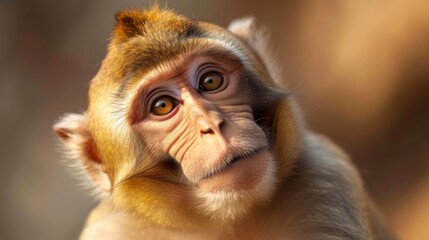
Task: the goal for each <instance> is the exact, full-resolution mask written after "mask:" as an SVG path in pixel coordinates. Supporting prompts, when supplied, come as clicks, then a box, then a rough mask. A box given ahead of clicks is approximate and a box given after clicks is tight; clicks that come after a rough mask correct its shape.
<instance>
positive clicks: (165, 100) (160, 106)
mask: <svg viewBox="0 0 429 240" xmlns="http://www.w3.org/2000/svg"><path fill="white" fill-rule="evenodd" d="M177 105H179V101H178V100H177V99H175V98H173V97H170V96H161V97H158V98H157V99H155V101H153V102H152V106H151V108H150V113H152V114H154V115H157V116H164V115H167V114H169V113H170V112H171V111H173V109H174V108H176V107H177Z"/></svg>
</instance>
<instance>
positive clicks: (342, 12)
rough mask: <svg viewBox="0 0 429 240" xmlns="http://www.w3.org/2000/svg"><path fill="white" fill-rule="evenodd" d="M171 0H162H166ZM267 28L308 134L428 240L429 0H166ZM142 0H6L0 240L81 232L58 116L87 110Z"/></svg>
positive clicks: (0, 67) (2, 4) (1, 54)
mask: <svg viewBox="0 0 429 240" xmlns="http://www.w3.org/2000/svg"><path fill="white" fill-rule="evenodd" d="M159 2H160V3H163V1H159ZM168 5H169V6H170V7H172V8H174V9H176V10H177V11H179V12H181V13H183V14H185V15H187V16H191V17H194V18H196V19H201V20H207V21H212V22H215V23H217V24H219V25H222V26H226V25H227V24H228V22H229V21H231V20H232V19H234V18H237V17H241V16H246V15H254V16H256V17H257V19H259V21H260V22H262V23H264V24H265V25H266V26H268V27H269V28H270V29H271V30H272V32H273V45H275V46H276V47H277V48H276V49H278V51H277V52H278V53H279V55H280V56H281V61H282V63H284V64H285V68H286V69H285V70H286V72H287V74H288V76H287V79H289V80H288V82H287V84H288V85H289V86H290V87H291V88H292V89H293V90H294V91H295V93H296V95H297V96H298V97H299V98H300V99H301V103H302V106H303V109H304V113H305V115H306V118H307V119H308V121H309V124H310V125H311V126H312V128H313V129H315V130H317V131H319V132H322V133H324V134H326V135H328V136H330V137H331V138H332V139H334V140H335V141H336V142H338V143H339V144H340V145H341V146H342V147H343V148H344V149H346V151H347V152H348V153H349V154H350V155H351V156H352V157H353V159H354V161H355V162H356V164H357V165H358V168H359V169H360V171H361V173H362V175H363V178H364V179H365V181H366V183H367V186H368V189H369V192H370V193H371V194H372V196H373V197H374V198H375V199H376V201H377V202H378V203H379V204H380V206H381V208H382V210H383V211H384V212H385V213H386V214H387V215H388V217H389V219H390V221H391V224H392V225H393V227H394V228H395V229H396V231H397V233H398V234H399V235H400V236H401V237H402V238H403V239H409V240H427V239H429V175H428V173H429V137H428V136H429V3H428V2H427V1H426V0H407V1H403V0H390V1H389V0H385V1H374V0H354V1H353V0H344V1H340V0H330V1H319V0H307V1H304V0H295V1H287V0H277V1H275V0H264V1H258V0H252V1H249V0H240V1H228V0H213V1H176V2H172V1H170V2H169V4H168ZM146 6H148V3H147V2H146V1H137V0H135V1H132V0H128V1H111V0H109V1H107V0H94V1H85V0H73V1H53V0H52V1H49V0H32V1H28V0H26V1H24V0H13V1H12V0H9V1H8V0H3V1H0V35H1V37H0V114H1V115H0V134H1V135H0V136H1V138H0V182H1V183H2V187H1V194H0V239H43V240H49V239H55V240H56V239H76V238H77V236H78V233H79V231H80V229H81V227H82V224H83V222H84V220H85V216H86V215H87V213H88V211H89V210H90V209H91V208H92V207H93V206H94V204H95V202H94V201H93V200H91V198H90V197H89V196H87V194H84V193H83V192H82V191H81V190H80V189H79V187H78V183H77V181H75V180H73V179H72V177H71V176H70V174H69V173H68V172H67V171H66V170H65V168H64V167H63V166H61V157H60V155H59V154H58V152H57V151H56V149H58V148H57V147H56V145H57V143H56V140H55V136H54V134H53V133H52V131H51V125H52V124H53V123H54V121H55V120H56V118H57V117H59V116H60V115H61V114H63V113H64V112H81V111H84V110H85V108H86V95H87V90H88V82H89V80H90V79H91V77H92V76H93V75H94V74H95V73H96V71H97V68H98V65H99V63H100V61H101V60H102V59H103V56H104V54H105V52H106V44H107V39H108V38H109V33H110V31H111V30H112V27H113V25H114V21H113V15H114V13H115V12H116V11H117V10H119V9H122V8H126V7H139V8H142V7H146Z"/></svg>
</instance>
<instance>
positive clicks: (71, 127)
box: [53, 114, 111, 192]
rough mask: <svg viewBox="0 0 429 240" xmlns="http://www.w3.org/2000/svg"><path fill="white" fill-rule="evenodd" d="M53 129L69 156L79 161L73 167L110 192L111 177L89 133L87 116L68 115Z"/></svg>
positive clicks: (101, 188) (98, 186)
mask: <svg viewBox="0 0 429 240" xmlns="http://www.w3.org/2000/svg"><path fill="white" fill-rule="evenodd" d="M53 128H54V131H55V133H56V134H57V135H58V136H59V137H60V139H61V140H62V143H63V145H64V148H65V149H66V153H67V155H68V156H70V157H71V158H72V159H73V160H77V161H79V162H78V163H77V164H72V165H73V166H78V167H79V169H83V170H84V171H85V172H86V173H87V174H86V175H88V176H89V177H90V179H91V180H92V183H93V184H94V185H95V186H96V187H97V188H98V189H100V190H102V191H104V192H109V191H110V188H111V184H110V181H109V177H108V176H107V174H106V172H105V171H104V164H103V162H102V160H101V158H100V155H99V152H98V150H97V147H96V146H95V142H94V140H93V138H92V136H91V133H90V132H89V131H88V128H87V119H86V115H85V114H67V115H65V116H63V117H61V118H60V119H59V120H58V122H57V123H56V124H55V125H54V127H53Z"/></svg>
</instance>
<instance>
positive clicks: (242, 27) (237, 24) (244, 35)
mask: <svg viewBox="0 0 429 240" xmlns="http://www.w3.org/2000/svg"><path fill="white" fill-rule="evenodd" d="M255 25H256V24H255V18H253V17H245V18H241V19H237V20H235V21H232V22H231V23H230V24H229V26H228V30H229V31H230V32H232V33H233V34H235V35H236V36H237V37H239V38H241V39H242V40H244V41H246V42H249V40H250V39H249V38H250V37H251V36H252V33H253V32H254V31H255V28H256V26H255Z"/></svg>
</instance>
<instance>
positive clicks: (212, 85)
mask: <svg viewBox="0 0 429 240" xmlns="http://www.w3.org/2000/svg"><path fill="white" fill-rule="evenodd" d="M222 84H223V75H222V74H221V73H219V72H215V71H212V72H208V73H205V74H204V75H202V76H201V78H200V81H199V89H200V90H201V91H205V92H211V91H215V90H217V89H219V88H220V87H221V86H222Z"/></svg>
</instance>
